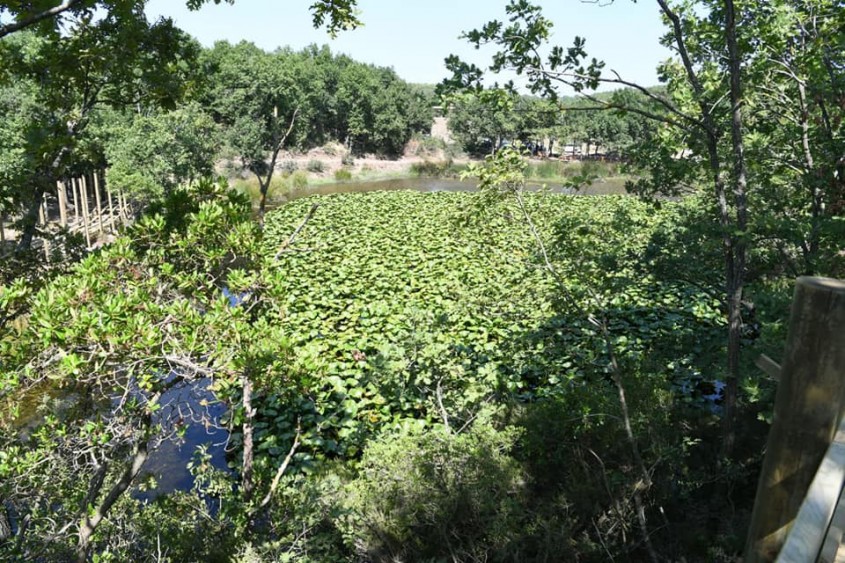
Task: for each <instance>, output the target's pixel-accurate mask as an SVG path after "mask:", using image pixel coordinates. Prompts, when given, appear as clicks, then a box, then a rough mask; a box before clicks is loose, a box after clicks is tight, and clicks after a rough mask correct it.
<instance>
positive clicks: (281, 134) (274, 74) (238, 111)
mask: <svg viewBox="0 0 845 563" xmlns="http://www.w3.org/2000/svg"><path fill="white" fill-rule="evenodd" d="M204 60H205V65H206V66H207V69H208V72H209V73H211V74H212V75H213V77H214V79H213V81H212V84H211V87H210V88H209V90H208V92H206V94H205V96H206V97H205V100H206V104H207V107H208V108H209V111H210V112H211V113H212V115H213V116H214V118H215V120H216V121H217V122H218V123H220V124H222V125H223V130H224V131H225V135H226V141H227V143H228V145H229V146H230V147H232V149H234V151H235V153H236V154H237V155H238V157H239V158H240V160H241V162H242V163H243V165H244V168H246V169H247V170H249V171H250V172H252V173H253V174H254V175H255V177H256V178H257V179H258V184H259V190H260V193H261V199H260V202H259V213H260V214H261V215H262V216H263V215H264V209H265V207H266V203H267V192H268V190H269V188H270V183H271V182H272V180H273V174H274V172H275V168H276V162H277V160H278V158H279V153H280V152H281V151H282V149H284V148H287V147H289V146H297V145H301V144H302V143H304V142H305V140H306V139H307V138H308V129H307V124H308V119H309V117H310V115H311V113H312V106H311V104H310V103H309V99H308V92H307V91H306V80H305V76H304V69H303V67H302V65H301V64H299V61H297V60H296V57H295V56H294V55H293V53H291V52H290V51H279V52H277V53H275V54H268V53H265V52H264V51H262V50H261V49H259V48H258V47H256V46H255V45H253V44H252V43H246V42H241V43H239V44H237V45H230V44H229V43H226V42H218V43H215V45H214V48H213V49H211V50H210V51H208V52H207V53H205V54H204Z"/></svg>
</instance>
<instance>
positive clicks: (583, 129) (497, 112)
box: [448, 89, 656, 157]
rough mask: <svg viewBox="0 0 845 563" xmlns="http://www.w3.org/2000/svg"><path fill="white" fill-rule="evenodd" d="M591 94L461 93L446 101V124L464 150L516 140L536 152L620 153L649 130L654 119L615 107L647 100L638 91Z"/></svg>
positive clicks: (482, 151)
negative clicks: (489, 99)
mask: <svg viewBox="0 0 845 563" xmlns="http://www.w3.org/2000/svg"><path fill="white" fill-rule="evenodd" d="M595 100H596V101H591V100H587V99H583V98H574V97H573V98H560V99H558V100H554V101H552V100H546V99H541V98H537V97H532V96H515V95H514V96H512V97H511V99H510V100H508V101H507V102H508V103H503V104H502V103H500V104H496V105H493V104H489V103H485V101H484V100H482V99H480V98H479V97H478V96H473V95H464V96H461V97H460V98H459V99H457V100H454V101H453V103H451V104H450V106H449V111H448V116H449V128H450V130H451V132H452V135H453V137H454V139H455V141H456V142H458V143H459V144H460V145H461V147H462V148H463V150H464V151H465V152H467V153H469V154H485V153H490V152H491V151H493V150H494V149H496V148H498V147H500V146H501V145H502V144H509V143H514V142H517V141H520V142H522V143H523V144H525V145H527V146H528V147H529V149H531V150H532V151H533V152H535V153H537V154H541V153H542V154H544V155H552V154H555V155H557V154H561V155H565V154H572V155H574V156H588V155H595V154H601V155H604V156H610V157H621V156H623V155H624V154H625V153H626V152H628V151H629V150H631V149H633V148H635V147H636V146H639V145H641V144H643V143H646V142H647V141H648V139H649V138H651V136H653V135H654V134H655V131H656V125H655V123H654V121H650V120H649V119H647V118H645V117H642V116H641V115H638V114H636V113H632V112H623V111H620V110H617V109H615V106H617V105H623V104H621V103H620V102H621V101H623V100H624V101H625V103H626V104H630V103H632V102H633V103H637V104H643V105H647V103H648V100H647V99H646V97H645V96H644V95H642V94H639V93H638V92H635V91H634V90H630V89H623V90H617V91H615V92H610V93H603V94H597V95H595Z"/></svg>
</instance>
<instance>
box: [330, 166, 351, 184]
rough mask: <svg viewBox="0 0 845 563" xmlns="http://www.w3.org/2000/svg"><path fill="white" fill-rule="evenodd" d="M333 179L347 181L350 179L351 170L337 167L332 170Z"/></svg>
mask: <svg viewBox="0 0 845 563" xmlns="http://www.w3.org/2000/svg"><path fill="white" fill-rule="evenodd" d="M334 179H335V180H337V181H338V182H348V181H349V180H351V179H352V172H350V171H349V170H347V169H346V168H338V169H337V170H335V171H334Z"/></svg>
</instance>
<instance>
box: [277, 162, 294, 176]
mask: <svg viewBox="0 0 845 563" xmlns="http://www.w3.org/2000/svg"><path fill="white" fill-rule="evenodd" d="M279 170H280V171H281V173H282V174H284V175H286V176H290V175H291V174H293V173H294V172H296V171H297V170H299V166H298V165H297V164H296V162H295V161H293V160H285V161H284V162H282V163H281V164H280V165H279Z"/></svg>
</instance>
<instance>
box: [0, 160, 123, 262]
mask: <svg viewBox="0 0 845 563" xmlns="http://www.w3.org/2000/svg"><path fill="white" fill-rule="evenodd" d="M131 217H132V208H131V204H130V202H129V201H128V200H127V198H126V196H125V195H124V194H123V192H122V191H120V190H115V191H113V190H111V189H109V186H108V185H107V184H106V182H105V181H104V174H103V172H102V171H99V170H98V171H95V172H93V173H90V174H84V175H82V176H79V177H74V178H68V179H65V180H61V181H58V182H56V190H55V193H46V194H44V201H43V202H42V204H41V208H40V209H39V213H38V227H39V231H40V233H41V234H42V235H43V236H41V237H39V238H38V239H37V243H36V244H38V245H40V246H41V247H42V248H43V249H44V253H45V257H46V258H47V259H48V260H49V259H50V255H51V247H50V239H51V238H52V235H54V234H55V233H56V232H57V227H59V228H63V229H67V230H68V231H69V232H71V233H81V234H82V235H83V236H84V238H85V244H86V246H87V247H88V248H89V249H90V248H93V247H95V246H96V245H97V244H98V243H99V242H101V241H105V240H106V239H107V237H108V236H109V235H111V234H115V233H116V232H117V229H118V227H119V226H120V225H125V224H127V223H128V222H129V220H130V218H131ZM10 223H14V218H9V217H6V216H5V214H0V243H2V247H3V248H5V247H6V243H7V242H13V241H14V240H15V239H16V238H17V236H18V235H19V233H18V232H17V231H15V230H14V229H8V228H7V227H8V226H9V225H10Z"/></svg>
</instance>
